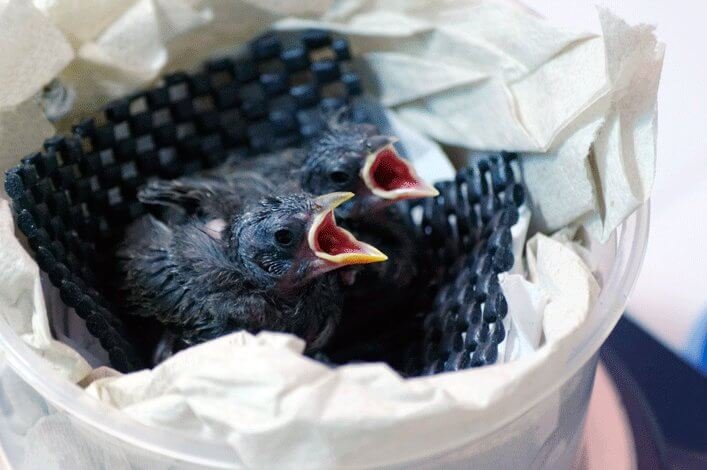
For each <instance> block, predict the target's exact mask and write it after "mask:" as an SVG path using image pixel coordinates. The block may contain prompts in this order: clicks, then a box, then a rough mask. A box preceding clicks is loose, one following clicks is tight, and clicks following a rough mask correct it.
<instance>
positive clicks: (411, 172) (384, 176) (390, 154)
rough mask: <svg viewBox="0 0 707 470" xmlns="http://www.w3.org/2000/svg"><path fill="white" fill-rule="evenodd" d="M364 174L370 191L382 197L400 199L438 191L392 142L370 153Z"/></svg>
mask: <svg viewBox="0 0 707 470" xmlns="http://www.w3.org/2000/svg"><path fill="white" fill-rule="evenodd" d="M361 177H362V178H363V181H364V182H365V183H366V186H368V188H369V189H370V190H371V192H372V193H373V194H375V195H376V196H378V197H381V198H383V199H391V200H396V201H398V200H402V199H419V198H424V197H434V196H437V195H438V194H439V192H438V191H437V190H436V189H435V188H434V187H432V186H430V185H429V184H427V183H425V181H424V180H423V179H422V178H420V177H419V176H418V175H417V173H416V172H415V169H414V168H413V167H412V165H411V164H410V163H408V162H407V161H405V160H404V159H403V158H401V157H400V155H398V152H396V151H395V148H394V147H393V145H392V144H390V145H387V146H385V147H383V148H382V149H380V150H378V151H377V152H375V153H373V154H371V155H369V156H368V158H367V159H366V163H365V165H364V167H363V169H362V170H361Z"/></svg>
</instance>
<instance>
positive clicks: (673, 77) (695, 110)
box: [525, 0, 707, 370]
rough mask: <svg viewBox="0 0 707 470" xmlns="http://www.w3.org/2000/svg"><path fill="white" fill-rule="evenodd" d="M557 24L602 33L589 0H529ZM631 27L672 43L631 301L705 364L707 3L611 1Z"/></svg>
mask: <svg viewBox="0 0 707 470" xmlns="http://www.w3.org/2000/svg"><path fill="white" fill-rule="evenodd" d="M525 3H526V4H528V5H530V6H531V7H532V8H533V9H535V10H536V11H537V12H539V13H540V14H542V15H543V16H545V17H547V18H548V19H550V20H552V21H555V22H557V23H559V24H563V25H567V27H570V28H579V29H584V30H588V31H592V32H598V31H599V24H598V22H597V15H596V10H595V8H596V7H595V5H596V4H597V2H596V1H592V0H573V1H571V2H568V1H566V0H526V2H525ZM598 4H599V5H603V6H606V7H608V8H610V9H611V10H612V11H613V12H614V13H616V14H618V15H619V16H620V17H622V18H624V19H625V20H626V21H627V22H629V23H630V24H634V23H648V24H653V25H656V26H657V30H656V31H657V36H658V39H659V40H660V41H662V42H664V43H665V44H666V45H667V48H666V53H665V62H664V64H663V75H662V78H661V82H660V89H659V92H658V163H657V166H656V178H655V187H654V189H653V196H652V198H651V206H652V207H651V208H652V213H651V234H650V240H649V243H648V252H647V254H646V259H645V262H644V264H643V271H642V272H641V275H640V277H639V279H638V283H637V285H636V288H635V290H634V292H633V294H632V297H631V299H630V301H629V304H628V312H629V315H631V316H632V317H633V318H634V319H635V320H636V321H637V322H638V323H639V324H640V325H641V326H643V327H644V328H646V329H647V330H648V331H650V332H651V333H652V334H653V335H655V336H656V337H658V338H659V339H660V340H661V341H663V342H664V343H665V344H666V345H668V346H669V347H670V348H672V349H673V350H674V351H676V352H677V353H679V354H680V355H681V356H682V357H684V358H686V359H688V360H689V361H690V362H692V363H693V364H695V365H697V366H698V367H701V368H702V369H703V370H707V364H705V362H704V357H703V355H704V348H705V338H706V334H707V320H705V316H707V243H706V242H707V216H706V215H707V184H706V183H707V132H706V131H705V130H706V129H707V64H706V63H705V60H704V44H707V28H706V27H705V20H707V2H705V1H701V0H674V1H671V2H667V1H664V0H614V1H602V2H599V3H598Z"/></svg>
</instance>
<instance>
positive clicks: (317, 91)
mask: <svg viewBox="0 0 707 470" xmlns="http://www.w3.org/2000/svg"><path fill="white" fill-rule="evenodd" d="M349 59H350V52H349V47H348V43H347V41H346V40H345V39H342V38H337V37H333V36H332V35H331V34H329V33H328V32H324V31H315V30H311V31H305V32H302V33H299V34H296V35H274V34H267V35H265V36H262V37H260V38H258V39H256V40H254V41H252V43H250V45H249V47H248V48H247V50H246V51H244V52H242V53H240V54H237V55H234V56H233V57H222V58H219V59H216V60H211V61H209V62H207V63H206V64H204V66H203V67H202V68H201V69H200V70H198V71H196V72H194V73H175V74H172V75H169V76H167V77H165V78H164V79H163V81H162V82H161V83H160V84H159V85H158V86H156V87H155V88H152V89H149V90H146V91H142V92H139V93H136V94H133V95H131V96H128V97H125V98H122V99H119V100H116V101H114V102H112V103H110V104H109V105H108V106H106V107H105V109H104V111H103V112H101V113H100V114H99V115H97V116H95V117H93V118H90V119H86V120H84V121H82V122H80V123H79V124H77V125H75V126H74V127H73V132H72V133H71V134H70V135H66V136H55V137H52V138H50V139H47V140H46V141H45V143H44V148H43V149H42V150H41V151H38V152H35V153H33V154H31V155H28V156H27V157H25V158H23V159H22V160H21V163H20V164H19V165H18V166H16V167H15V168H13V169H11V170H9V171H8V173H7V175H6V180H5V188H6V190H7V193H8V195H9V196H10V197H11V198H12V201H13V209H14V212H15V214H16V221H17V225H18V227H19V228H20V230H21V231H22V232H23V233H24V234H25V235H26V237H27V239H28V241H29V244H30V246H31V248H32V250H33V251H34V253H35V258H36V260H37V263H38V264H39V266H40V268H41V269H42V270H43V271H45V272H46V273H47V274H48V276H49V279H50V280H51V282H52V284H54V285H55V286H56V287H57V288H58V289H59V291H60V293H61V298H62V300H63V301H64V302H65V303H66V305H67V306H69V307H73V308H74V309H75V310H76V312H77V314H78V315H79V316H80V317H81V318H83V319H84V320H85V322H86V326H87V329H88V331H89V332H90V333H91V334H92V335H94V336H95V337H96V338H98V339H99V340H100V343H101V345H102V346H103V347H104V348H105V349H106V350H107V351H108V353H109V356H110V360H111V363H112V366H113V367H115V368H116V369H118V370H120V371H124V372H127V371H132V370H136V369H139V368H140V367H141V366H143V365H144V360H143V358H144V355H141V354H140V353H139V352H138V351H137V350H136V348H135V347H134V344H133V343H134V342H133V341H131V339H130V338H131V337H130V334H129V332H128V331H126V328H124V325H123V322H122V321H121V317H120V315H119V312H117V311H116V307H115V306H114V303H113V302H111V301H110V300H109V298H110V296H109V295H106V292H107V291H108V290H110V286H109V284H110V276H111V266H110V265H111V257H112V255H113V246H114V245H115V243H116V241H117V240H119V239H120V238H121V237H122V235H123V230H124V228H125V227H126V226H127V225H128V224H129V223H130V222H131V221H133V220H134V219H136V218H137V217H139V216H141V215H142V214H144V213H145V211H146V209H145V208H144V207H143V206H142V204H141V203H140V202H138V201H137V198H136V194H137V190H138V188H140V187H141V186H142V185H143V184H144V183H145V182H146V181H147V180H148V179H149V178H151V177H160V178H174V177H177V176H180V175H183V174H190V173H193V172H195V171H198V170H201V169H204V168H209V167H213V166H215V165H217V164H219V163H220V162H222V161H223V159H224V158H225V156H226V154H227V153H230V154H232V153H233V152H242V153H243V154H245V155H249V154H258V153H262V152H264V151H272V150H278V149H282V148H284V147H287V146H291V145H295V144H298V143H300V142H301V141H302V140H303V139H306V138H308V137H310V136H312V135H313V134H315V133H317V132H318V131H319V130H320V128H321V127H322V126H323V122H322V117H321V116H322V112H321V110H322V108H324V109H336V108H339V107H340V106H342V105H343V104H350V102H351V101H352V97H355V96H358V95H360V94H361V91H362V90H361V84H360V80H359V78H358V76H357V75H356V74H355V73H354V72H353V71H352V70H351V68H350V66H349V63H348V61H349ZM352 114H353V117H354V119H355V120H365V119H366V116H365V115H363V114H361V113H359V114H358V115H357V108H356V107H355V106H353V113H352Z"/></svg>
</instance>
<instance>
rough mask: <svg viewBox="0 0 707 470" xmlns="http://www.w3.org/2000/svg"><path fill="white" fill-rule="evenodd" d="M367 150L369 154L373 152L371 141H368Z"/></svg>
mask: <svg viewBox="0 0 707 470" xmlns="http://www.w3.org/2000/svg"><path fill="white" fill-rule="evenodd" d="M366 150H368V151H369V152H370V151H371V150H373V144H372V143H371V141H370V140H366Z"/></svg>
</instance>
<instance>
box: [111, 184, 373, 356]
mask: <svg viewBox="0 0 707 470" xmlns="http://www.w3.org/2000/svg"><path fill="white" fill-rule="evenodd" d="M326 197H329V199H328V201H329V202H330V201H331V200H332V199H331V196H322V197H320V198H316V199H315V198H313V197H311V196H309V195H305V194H298V195H289V196H285V197H270V198H268V199H265V200H263V201H261V202H259V203H257V204H250V205H246V206H245V207H244V208H242V210H241V212H240V213H239V214H238V215H236V216H235V218H233V221H232V222H228V223H226V224H225V225H223V226H221V227H218V228H214V227H210V226H209V225H208V224H209V223H210V222H211V221H212V220H208V221H207V219H205V218H204V217H202V216H196V215H191V216H188V217H187V218H186V219H185V220H182V221H179V222H172V223H164V222H161V221H158V220H157V219H155V218H154V217H152V216H150V215H148V216H145V217H143V218H142V219H139V220H138V221H137V222H135V223H134V224H133V225H132V226H131V227H130V229H129V231H128V234H127V237H126V238H125V240H124V242H123V244H122V246H121V248H120V249H119V251H118V253H117V257H118V262H119V267H120V273H121V285H122V287H123V290H124V292H125V294H124V300H125V306H126V309H127V311H128V312H129V313H132V314H135V315H140V316H148V317H152V318H156V319H157V320H158V321H160V322H161V323H163V324H164V325H165V326H167V327H168V328H170V329H171V330H173V331H174V332H175V333H176V334H177V335H178V337H179V338H180V339H181V340H182V341H183V342H184V343H186V344H196V343H200V342H203V341H206V340H209V339H212V338H215V337H218V336H221V335H223V334H226V333H229V332H232V331H236V330H247V331H250V332H258V331H261V330H271V331H283V332H289V333H293V334H296V335H297V336H300V337H301V338H303V339H305V341H307V345H308V349H309V350H316V349H318V348H320V347H321V346H322V345H323V344H325V343H326V341H327V340H328V339H329V338H330V336H331V335H332V333H333V331H334V328H335V326H336V324H337V322H338V320H339V318H340V314H341V304H342V301H343V297H342V293H341V289H340V285H339V282H338V277H337V276H336V274H335V273H333V272H329V271H331V270H333V269H336V268H338V267H340V266H344V265H349V264H356V263H362V262H375V261H381V260H383V259H385V257H384V256H382V254H380V252H378V251H377V250H375V249H374V248H373V247H370V246H368V245H366V244H362V243H359V242H358V241H357V240H355V239H354V238H353V237H352V236H351V237H349V236H348V235H347V232H345V231H343V230H341V229H339V228H338V227H337V226H336V225H335V222H334V219H333V212H332V210H333V209H328V208H323V207H322V206H321V203H320V202H318V201H321V200H322V198H326ZM348 197H349V196H346V198H348ZM341 199H342V198H341V196H339V199H338V200H341ZM335 201H337V200H335ZM216 207H217V209H218V210H220V209H221V206H216ZM322 211H324V212H322ZM327 217H331V218H330V219H329V218H327ZM283 237H284V238H283ZM337 237H338V238H337ZM332 240H333V241H332ZM337 243H338V244H341V245H342V246H344V247H345V248H346V249H347V250H348V251H345V252H339V251H337V250H338V248H337V246H338V245H337ZM320 245H321V246H320ZM356 256H357V258H356Z"/></svg>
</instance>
